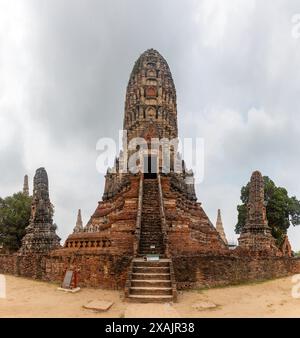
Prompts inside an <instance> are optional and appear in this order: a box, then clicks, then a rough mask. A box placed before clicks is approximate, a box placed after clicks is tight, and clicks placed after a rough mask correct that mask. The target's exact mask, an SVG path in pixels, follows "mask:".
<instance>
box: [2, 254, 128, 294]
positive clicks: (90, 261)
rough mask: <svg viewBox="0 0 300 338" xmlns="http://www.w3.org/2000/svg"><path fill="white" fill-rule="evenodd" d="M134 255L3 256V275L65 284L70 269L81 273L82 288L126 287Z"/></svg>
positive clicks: (79, 282) (79, 278)
mask: <svg viewBox="0 0 300 338" xmlns="http://www.w3.org/2000/svg"><path fill="white" fill-rule="evenodd" d="M130 261H131V257H130V256H113V255H109V254H86V253H85V254H83V255H73V256H69V255H55V254H54V255H53V254H52V255H50V256H41V255H22V256H20V255H0V273H5V274H12V275H16V276H24V277H29V278H34V279H41V280H45V281H51V282H58V283H61V282H62V280H63V277H64V274H65V271H66V270H67V269H73V268H76V270H78V285H79V286H81V287H86V286H89V287H102V288H109V289H121V288H124V286H125V282H126V278H127V270H128V267H129V264H130Z"/></svg>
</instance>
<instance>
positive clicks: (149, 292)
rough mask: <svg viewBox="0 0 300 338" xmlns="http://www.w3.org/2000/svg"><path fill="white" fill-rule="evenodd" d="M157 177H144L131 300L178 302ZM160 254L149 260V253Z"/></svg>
mask: <svg viewBox="0 0 300 338" xmlns="http://www.w3.org/2000/svg"><path fill="white" fill-rule="evenodd" d="M161 226H162V224H161V214H160V202H159V188H158V180H157V178H153V179H152V178H151V179H150V178H147V179H144V183H143V200H142V217H141V232H140V241H139V247H138V256H137V257H136V258H134V259H133V260H132V263H131V268H130V270H129V274H128V279H127V282H126V287H125V296H126V298H127V300H128V301H132V302H139V303H162V302H171V301H176V299H177V289H176V283H175V277H174V271H173V265H172V260H171V259H167V258H165V253H164V251H165V250H164V245H163V233H162V227H161ZM153 254H155V255H159V260H155V261H151V260H150V261H149V260H145V259H144V257H145V256H147V255H153Z"/></svg>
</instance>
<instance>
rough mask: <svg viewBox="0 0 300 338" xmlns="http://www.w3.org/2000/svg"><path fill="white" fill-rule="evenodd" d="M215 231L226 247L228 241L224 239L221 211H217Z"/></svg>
mask: <svg viewBox="0 0 300 338" xmlns="http://www.w3.org/2000/svg"><path fill="white" fill-rule="evenodd" d="M216 230H217V231H218V233H219V235H220V236H221V238H222V240H223V242H224V243H225V244H226V245H228V241H227V239H226V235H225V231H224V227H223V222H222V217H221V210H220V209H218V216H217V223H216Z"/></svg>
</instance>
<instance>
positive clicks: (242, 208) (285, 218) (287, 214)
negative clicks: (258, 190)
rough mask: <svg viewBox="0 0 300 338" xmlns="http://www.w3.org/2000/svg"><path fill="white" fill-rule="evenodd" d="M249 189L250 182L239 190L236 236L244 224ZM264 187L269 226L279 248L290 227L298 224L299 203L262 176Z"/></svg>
mask: <svg viewBox="0 0 300 338" xmlns="http://www.w3.org/2000/svg"><path fill="white" fill-rule="evenodd" d="M249 187H250V182H249V183H248V184H247V185H246V186H244V187H242V189H241V201H242V204H241V205H238V206H237V210H238V222H237V224H236V226H235V232H236V233H237V234H239V233H241V230H242V228H243V227H244V225H245V223H246V217H247V207H246V205H247V202H248V198H249ZM264 187H265V203H266V209H267V218H268V222H269V226H270V227H271V229H272V235H273V237H274V238H275V239H276V244H277V245H278V246H280V245H281V244H282V242H283V240H284V237H285V235H286V233H287V230H288V228H289V227H290V225H293V226H296V225H299V224H300V201H299V200H297V198H296V197H295V196H293V197H289V196H288V192H287V190H286V189H285V188H282V187H277V186H276V185H275V183H274V182H273V181H272V180H271V179H270V178H269V177H268V176H264Z"/></svg>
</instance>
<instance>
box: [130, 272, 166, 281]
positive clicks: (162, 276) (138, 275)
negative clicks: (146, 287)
mask: <svg viewBox="0 0 300 338" xmlns="http://www.w3.org/2000/svg"><path fill="white" fill-rule="evenodd" d="M132 279H134V280H149V279H156V280H170V274H169V273H143V272H134V273H133V274H132Z"/></svg>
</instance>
